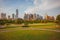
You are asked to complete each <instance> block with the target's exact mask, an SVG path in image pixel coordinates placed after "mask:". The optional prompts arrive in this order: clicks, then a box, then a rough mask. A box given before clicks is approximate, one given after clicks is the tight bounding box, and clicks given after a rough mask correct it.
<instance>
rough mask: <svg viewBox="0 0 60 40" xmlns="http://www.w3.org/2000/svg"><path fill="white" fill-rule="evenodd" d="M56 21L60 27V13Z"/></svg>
mask: <svg viewBox="0 0 60 40" xmlns="http://www.w3.org/2000/svg"><path fill="white" fill-rule="evenodd" d="M56 23H57V25H58V26H57V27H59V28H60V15H57V17H56Z"/></svg>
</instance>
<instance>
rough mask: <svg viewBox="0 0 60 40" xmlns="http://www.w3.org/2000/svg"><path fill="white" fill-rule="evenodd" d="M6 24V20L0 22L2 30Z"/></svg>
mask: <svg viewBox="0 0 60 40" xmlns="http://www.w3.org/2000/svg"><path fill="white" fill-rule="evenodd" d="M4 24H5V20H2V19H1V20H0V28H4V27H5V26H4Z"/></svg>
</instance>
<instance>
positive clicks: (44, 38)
mask: <svg viewBox="0 0 60 40" xmlns="http://www.w3.org/2000/svg"><path fill="white" fill-rule="evenodd" d="M29 26H30V27H33V28H51V29H53V28H55V24H53V23H47V24H29ZM10 27H11V28H10ZM10 27H8V28H5V29H0V40H60V32H53V31H48V30H19V29H20V27H21V26H19V25H18V27H13V26H12V25H10ZM12 27H13V28H12ZM30 27H29V28H30ZM1 30H7V31H6V32H5V31H1ZM8 30H9V31H8ZM13 30H16V31H13Z"/></svg>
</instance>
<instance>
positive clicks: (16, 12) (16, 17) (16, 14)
mask: <svg viewBox="0 0 60 40" xmlns="http://www.w3.org/2000/svg"><path fill="white" fill-rule="evenodd" d="M15 17H16V19H17V18H18V9H16V15H15Z"/></svg>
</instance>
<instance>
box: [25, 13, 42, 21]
mask: <svg viewBox="0 0 60 40" xmlns="http://www.w3.org/2000/svg"><path fill="white" fill-rule="evenodd" d="M42 19H43V17H42V16H40V15H39V14H25V15H24V20H42Z"/></svg>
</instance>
